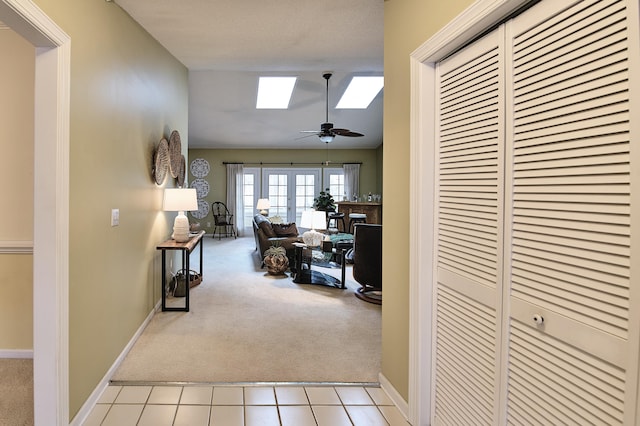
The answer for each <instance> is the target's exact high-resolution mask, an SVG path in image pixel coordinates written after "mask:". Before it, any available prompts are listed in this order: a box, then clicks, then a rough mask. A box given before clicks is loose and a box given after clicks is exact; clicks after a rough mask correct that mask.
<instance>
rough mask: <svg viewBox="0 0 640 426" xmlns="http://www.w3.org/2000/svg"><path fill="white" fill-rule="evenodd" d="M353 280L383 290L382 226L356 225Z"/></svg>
mask: <svg viewBox="0 0 640 426" xmlns="http://www.w3.org/2000/svg"><path fill="white" fill-rule="evenodd" d="M353 279H355V280H356V281H357V282H359V283H360V284H362V285H365V286H367V287H371V288H374V289H380V290H381V289H382V225H376V224H371V223H359V224H357V225H355V231H354V237H353Z"/></svg>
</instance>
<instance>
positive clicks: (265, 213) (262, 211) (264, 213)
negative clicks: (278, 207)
mask: <svg viewBox="0 0 640 426" xmlns="http://www.w3.org/2000/svg"><path fill="white" fill-rule="evenodd" d="M260 214H261V215H262V216H266V215H268V214H269V212H268V211H266V210H260Z"/></svg>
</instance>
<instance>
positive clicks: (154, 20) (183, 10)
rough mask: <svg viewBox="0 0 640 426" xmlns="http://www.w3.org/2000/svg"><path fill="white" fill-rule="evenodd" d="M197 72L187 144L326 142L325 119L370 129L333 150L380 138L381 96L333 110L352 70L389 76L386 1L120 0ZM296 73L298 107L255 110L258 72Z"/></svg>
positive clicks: (310, 144)
mask: <svg viewBox="0 0 640 426" xmlns="http://www.w3.org/2000/svg"><path fill="white" fill-rule="evenodd" d="M116 3H117V4H118V5H119V6H120V7H122V8H123V9H124V10H126V11H127V12H128V13H129V14H130V15H131V16H132V17H133V18H134V19H135V20H136V21H138V22H139V23H140V24H141V25H142V26H143V27H144V28H145V29H146V30H147V31H148V32H149V33H150V34H151V35H152V36H153V37H155V38H156V39H157V40H158V41H159V42H160V43H161V44H162V45H163V46H165V47H166V48H167V49H168V50H169V51H170V52H171V53H172V54H173V55H174V56H175V57H176V58H178V59H179V60H180V61H181V62H182V63H184V64H185V65H186V66H187V67H188V68H189V71H190V81H189V85H190V95H189V96H190V100H189V145H190V146H191V147H220V148H221V147H225V148H233V147H236V148H258V147H262V148H323V147H324V144H322V143H321V142H319V140H318V139H317V137H316V136H311V137H307V138H304V139H297V138H299V137H300V136H303V135H301V134H300V133H299V131H300V130H315V129H318V130H319V128H320V124H321V123H322V122H324V120H325V80H324V79H323V78H322V73H323V72H324V71H333V72H334V75H333V77H332V78H331V80H330V93H329V98H330V99H329V101H330V102H329V106H330V111H329V121H331V122H333V123H335V127H341V128H348V129H350V130H353V131H356V132H360V133H364V134H365V136H364V137H362V138H346V137H337V138H336V140H335V141H334V142H333V143H332V148H353V147H376V146H378V145H379V144H380V143H381V142H382V94H380V95H378V97H377V98H376V99H375V100H374V102H373V103H372V104H371V106H370V107H369V108H368V109H367V110H335V109H334V108H333V106H335V104H336V103H337V101H338V97H339V95H340V94H341V93H342V91H343V90H344V88H345V87H346V85H347V84H348V81H349V80H350V78H351V76H353V75H382V67H383V1H382V0H316V1H309V0H235V1H231V0H181V1H177V0H116ZM283 74H284V75H295V76H298V77H299V79H298V82H297V83H296V87H295V89H294V93H293V97H292V100H291V108H290V109H289V110H286V111H282V110H256V109H255V97H256V90H257V77H258V76H260V75H283Z"/></svg>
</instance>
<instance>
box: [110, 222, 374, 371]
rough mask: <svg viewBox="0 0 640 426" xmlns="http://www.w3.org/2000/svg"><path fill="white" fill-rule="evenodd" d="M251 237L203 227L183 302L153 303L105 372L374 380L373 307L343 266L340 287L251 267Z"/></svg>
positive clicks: (253, 260) (254, 254)
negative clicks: (177, 307) (200, 261)
mask: <svg viewBox="0 0 640 426" xmlns="http://www.w3.org/2000/svg"><path fill="white" fill-rule="evenodd" d="M254 247H255V244H254V239H253V236H252V235H251V236H249V237H244V238H238V239H237V240H234V239H222V240H221V241H218V240H217V239H216V240H213V239H212V238H211V237H205V241H204V250H205V252H204V253H205V260H204V267H205V269H204V274H203V275H204V280H203V282H202V284H200V285H199V286H198V287H195V288H193V289H192V290H191V298H190V299H191V310H190V312H158V313H156V315H155V316H154V318H153V319H152V321H151V322H150V324H149V325H148V327H147V328H146V329H145V331H144V333H143V334H142V336H141V337H140V339H138V341H137V342H136V344H135V345H134V347H133V348H132V350H131V351H130V353H129V354H128V356H127V357H126V358H125V360H124V361H123V363H122V365H121V366H120V368H119V369H118V370H117V371H116V373H115V375H114V377H113V378H112V379H113V380H115V381H170V382H176V381H187V382H354V383H362V382H377V381H378V373H379V371H380V341H381V307H380V306H379V305H374V304H370V303H367V302H364V301H362V300H360V299H358V298H357V297H355V295H354V290H355V289H357V288H358V287H359V286H358V284H357V283H356V282H355V281H353V278H352V276H351V267H350V266H347V285H348V289H346V290H341V289H337V288H332V287H325V286H318V285H308V284H295V283H293V281H292V279H291V278H290V277H289V276H288V275H287V276H279V277H275V276H271V275H268V274H267V273H266V269H260V260H259V257H258V254H257V252H254ZM197 254H198V251H197V250H196V251H195V252H194V254H193V255H192V262H194V261H196V262H195V263H196V264H197ZM192 269H195V268H193V267H192ZM314 269H315V267H314ZM317 270H321V271H322V272H328V273H330V274H332V275H334V276H336V277H339V274H340V269H328V268H317ZM177 301H179V302H180V303H182V302H183V299H177Z"/></svg>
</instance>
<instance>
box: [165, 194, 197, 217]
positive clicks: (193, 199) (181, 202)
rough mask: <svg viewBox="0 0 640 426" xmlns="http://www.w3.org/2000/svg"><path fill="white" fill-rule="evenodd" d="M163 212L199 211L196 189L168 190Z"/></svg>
mask: <svg viewBox="0 0 640 426" xmlns="http://www.w3.org/2000/svg"><path fill="white" fill-rule="evenodd" d="M162 210H164V211H167V212H179V211H183V212H184V211H192V210H198V197H197V195H196V189H195V188H166V189H165V190H164V198H163V200H162Z"/></svg>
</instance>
